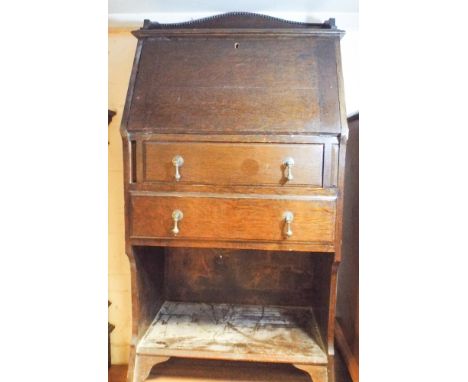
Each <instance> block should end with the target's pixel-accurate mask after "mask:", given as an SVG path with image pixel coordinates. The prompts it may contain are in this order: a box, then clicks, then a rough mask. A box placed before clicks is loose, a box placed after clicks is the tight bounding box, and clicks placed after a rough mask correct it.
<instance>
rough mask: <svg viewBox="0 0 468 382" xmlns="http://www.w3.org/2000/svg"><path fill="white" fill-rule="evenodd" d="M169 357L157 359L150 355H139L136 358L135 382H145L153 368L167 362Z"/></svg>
mask: <svg viewBox="0 0 468 382" xmlns="http://www.w3.org/2000/svg"><path fill="white" fill-rule="evenodd" d="M168 359H169V357H157V356H150V355H139V354H137V355H136V356H135V368H134V370H133V382H144V381H145V380H146V379H147V378H148V376H149V374H150V372H151V369H152V368H153V366H155V365H157V364H158V363H161V362H166V361H167V360H168Z"/></svg>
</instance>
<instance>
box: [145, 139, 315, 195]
mask: <svg viewBox="0 0 468 382" xmlns="http://www.w3.org/2000/svg"><path fill="white" fill-rule="evenodd" d="M143 150H144V171H143V177H144V179H143V181H145V182H171V183H173V182H174V173H175V170H174V165H173V163H172V159H173V158H174V157H175V156H176V155H180V156H182V158H183V159H184V163H183V165H182V166H181V168H180V174H181V178H180V180H179V184H181V183H195V184H220V185H223V184H234V185H236V184H237V185H277V186H280V185H282V186H285V187H287V186H290V185H296V186H297V185H307V186H315V187H322V167H323V145H321V144H272V143H263V144H262V143H260V144H258V143H257V144H255V143H237V144H234V143H208V142H201V143H196V142H154V141H153V142H145V143H144V145H143ZM288 157H289V158H293V160H294V163H293V165H292V168H291V171H292V174H293V179H291V180H289V181H288V180H287V178H286V177H287V171H286V166H285V164H284V161H285V159H286V158H288Z"/></svg>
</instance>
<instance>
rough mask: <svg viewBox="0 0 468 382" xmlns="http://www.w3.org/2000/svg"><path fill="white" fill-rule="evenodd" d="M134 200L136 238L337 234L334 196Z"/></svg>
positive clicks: (306, 238) (305, 238)
mask: <svg viewBox="0 0 468 382" xmlns="http://www.w3.org/2000/svg"><path fill="white" fill-rule="evenodd" d="M131 204H132V205H131V210H132V211H131V213H132V215H131V224H132V225H131V236H132V237H133V238H178V239H206V240H246V241H270V242H276V241H290V242H323V243H331V242H332V241H333V238H334V227H335V225H334V223H335V201H334V200H320V201H317V200H305V199H294V200H291V199H268V198H250V197H236V198H234V197H233V198H226V197H221V196H220V197H218V196H216V197H206V196H184V197H176V196H166V195H158V196H146V195H133V196H132V199H131ZM176 211H178V212H179V213H177V212H176ZM174 212H176V213H175V214H174ZM180 212H181V213H182V214H180ZM181 215H182V218H181V219H179V218H180V216H181ZM288 216H290V217H292V221H291V222H290V223H289V224H288V223H287V222H286V219H287V218H288ZM175 220H178V221H177V224H175ZM175 226H177V228H176V231H178V232H177V234H174V231H173V230H174V228H175ZM288 231H290V232H289V233H290V235H289V236H288V235H287V233H288Z"/></svg>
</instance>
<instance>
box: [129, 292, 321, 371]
mask: <svg viewBox="0 0 468 382" xmlns="http://www.w3.org/2000/svg"><path fill="white" fill-rule="evenodd" d="M137 353H138V354H144V355H160V356H169V357H190V358H207V359H224V360H239V361H242V360H246V361H269V362H287V363H313V364H326V363H327V356H326V354H325V352H324V351H323V343H322V340H321V338H320V334H319V330H318V327H317V323H316V321H315V317H314V312H313V310H312V309H311V308H306V307H284V306H270V305H239V304H208V303H187V302H171V301H166V302H164V304H163V305H162V307H161V309H160V310H159V312H158V314H157V315H156V318H155V319H154V321H153V322H152V324H151V325H150V327H149V328H148V330H147V332H146V334H145V335H144V336H143V338H142V339H141V341H140V343H139V344H138V347H137Z"/></svg>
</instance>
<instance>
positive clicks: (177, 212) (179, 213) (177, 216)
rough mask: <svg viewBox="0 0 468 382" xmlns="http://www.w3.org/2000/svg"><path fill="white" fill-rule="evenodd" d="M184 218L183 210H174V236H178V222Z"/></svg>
mask: <svg viewBox="0 0 468 382" xmlns="http://www.w3.org/2000/svg"><path fill="white" fill-rule="evenodd" d="M183 218H184V214H183V213H182V211H181V210H174V211H173V212H172V220H173V221H174V227H173V228H172V234H173V235H174V236H177V234H178V233H179V232H180V230H179V225H178V224H179V222H180V221H181V220H182V219H183Z"/></svg>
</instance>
